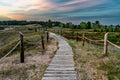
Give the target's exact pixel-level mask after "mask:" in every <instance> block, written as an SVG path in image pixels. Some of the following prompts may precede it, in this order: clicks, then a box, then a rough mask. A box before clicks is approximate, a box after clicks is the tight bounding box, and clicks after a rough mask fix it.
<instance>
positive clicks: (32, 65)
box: [0, 27, 58, 80]
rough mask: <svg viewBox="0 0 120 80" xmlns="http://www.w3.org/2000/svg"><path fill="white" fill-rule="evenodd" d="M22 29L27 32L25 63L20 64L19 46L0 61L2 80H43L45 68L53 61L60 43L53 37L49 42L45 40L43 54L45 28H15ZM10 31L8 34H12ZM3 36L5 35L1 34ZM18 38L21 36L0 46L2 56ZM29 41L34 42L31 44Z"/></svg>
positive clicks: (0, 77) (0, 78)
mask: <svg viewBox="0 0 120 80" xmlns="http://www.w3.org/2000/svg"><path fill="white" fill-rule="evenodd" d="M20 30H23V31H22V32H23V33H24V34H25V35H24V48H25V63H24V64H20V60H19V58H20V57H19V53H20V52H19V47H18V48H17V49H15V51H14V52H13V53H12V54H11V55H9V56H8V57H6V58H5V59H4V60H3V61H0V64H1V65H0V80H5V79H14V80H41V78H42V76H43V74H44V71H45V69H46V68H47V66H48V64H49V62H50V61H51V59H52V58H53V56H54V54H55V52H56V50H57V46H58V43H57V42H56V40H55V39H53V38H50V39H49V42H48V43H47V42H46V40H45V50H44V54H43V49H42V47H41V35H43V36H45V32H43V30H42V31H40V32H35V31H29V30H27V28H24V27H23V28H20V27H19V29H18V28H15V32H16V31H20ZM13 32H14V30H13ZM4 33H5V32H4ZM9 33H10V32H8V34H7V35H8V36H12V34H9ZM15 34H16V33H15ZM1 36H4V35H2V34H1ZM13 36H14V35H13ZM18 36H19V35H18ZM14 37H16V36H14ZM44 38H46V37H44ZM6 39H9V38H8V37H5V38H4V40H6ZM18 39H19V37H18V38H16V39H14V40H13V39H9V40H10V41H9V40H7V41H9V42H7V41H5V42H6V44H4V45H3V46H2V47H0V54H1V56H3V55H4V54H5V53H7V52H8V51H9V50H10V49H11V48H12V47H13V46H14V45H15V44H16V42H17V40H18ZM29 42H31V43H34V44H30V43H29ZM2 54H3V55H2Z"/></svg>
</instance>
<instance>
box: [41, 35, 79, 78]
mask: <svg viewBox="0 0 120 80" xmlns="http://www.w3.org/2000/svg"><path fill="white" fill-rule="evenodd" d="M50 34H51V35H52V36H54V37H55V38H56V39H57V40H58V42H59V49H58V50H57V52H56V54H55V56H54V58H53V60H52V61H51V63H50V64H49V66H48V68H47V69H46V71H45V73H44V76H43V78H42V80H77V74H76V71H75V67H74V61H73V52H72V48H71V47H70V46H69V44H68V43H67V42H66V41H65V40H64V39H63V38H62V37H60V36H58V35H55V34H53V33H50Z"/></svg>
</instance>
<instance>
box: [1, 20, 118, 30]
mask: <svg viewBox="0 0 120 80" xmlns="http://www.w3.org/2000/svg"><path fill="white" fill-rule="evenodd" d="M29 24H38V25H41V26H43V27H48V28H52V27H61V28H71V29H92V30H93V31H94V32H120V25H115V26H114V25H109V26H108V25H102V24H100V22H99V21H95V22H94V23H92V22H90V21H88V22H81V23H80V24H78V25H75V24H73V23H72V22H68V23H62V22H58V21H51V20H48V21H17V20H13V21H0V25H2V26H0V29H4V25H29Z"/></svg>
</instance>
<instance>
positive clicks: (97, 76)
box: [68, 40, 120, 80]
mask: <svg viewBox="0 0 120 80" xmlns="http://www.w3.org/2000/svg"><path fill="white" fill-rule="evenodd" d="M68 42H69V44H70V45H71V46H72V48H73V51H74V61H75V66H76V70H77V73H78V76H79V79H80V80H81V79H82V80H119V79H120V64H119V63H120V62H119V59H120V54H119V51H120V50H119V49H115V48H113V47H112V46H111V48H109V56H108V57H105V56H103V55H104V54H103V48H102V47H99V46H96V45H93V44H87V43H85V46H84V47H83V46H82V42H76V40H68ZM113 49H114V51H113Z"/></svg>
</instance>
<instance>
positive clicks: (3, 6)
mask: <svg viewBox="0 0 120 80" xmlns="http://www.w3.org/2000/svg"><path fill="white" fill-rule="evenodd" d="M119 4H120V1H114V0H100V1H96V0H31V1H29V0H17V1H16V0H1V1H0V20H32V21H47V20H49V19H50V20H52V21H60V22H72V23H73V24H79V23H80V22H87V21H91V22H95V21H100V23H101V24H105V25H111V24H112V25H118V24H120V15H119V14H120V10H119V9H120V5H119Z"/></svg>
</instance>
